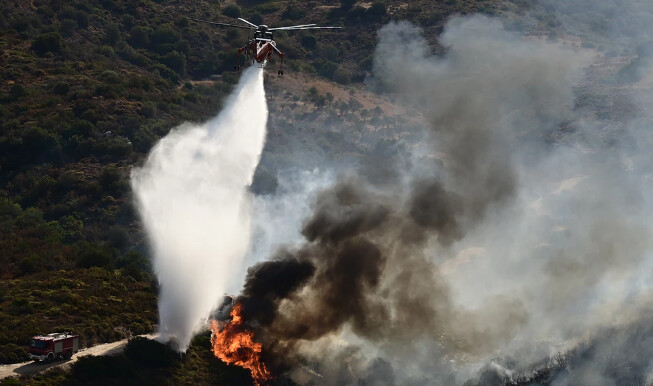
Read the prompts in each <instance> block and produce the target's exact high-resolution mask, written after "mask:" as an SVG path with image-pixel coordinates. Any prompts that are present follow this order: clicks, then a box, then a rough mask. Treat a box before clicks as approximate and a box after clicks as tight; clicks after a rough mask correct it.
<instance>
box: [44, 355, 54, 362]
mask: <svg viewBox="0 0 653 386" xmlns="http://www.w3.org/2000/svg"><path fill="white" fill-rule="evenodd" d="M53 359H54V354H52V353H50V354H48V359H46V360H45V361H46V362H47V363H50V362H52V360H53Z"/></svg>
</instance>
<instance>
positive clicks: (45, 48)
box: [31, 32, 63, 56]
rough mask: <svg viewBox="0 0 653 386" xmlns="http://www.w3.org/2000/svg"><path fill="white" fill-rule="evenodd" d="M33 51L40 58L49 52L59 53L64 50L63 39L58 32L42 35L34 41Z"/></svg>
mask: <svg viewBox="0 0 653 386" xmlns="http://www.w3.org/2000/svg"><path fill="white" fill-rule="evenodd" d="M31 49H32V50H33V51H34V52H36V54H37V55H39V56H43V55H45V54H46V53H48V52H52V53H58V52H61V50H62V49H63V39H62V38H61V35H60V34H59V33H57V32H48V33H45V34H41V35H38V36H37V37H36V38H35V39H34V41H33V42H32V46H31Z"/></svg>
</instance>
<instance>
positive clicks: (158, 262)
mask: <svg viewBox="0 0 653 386" xmlns="http://www.w3.org/2000/svg"><path fill="white" fill-rule="evenodd" d="M267 118H268V109H267V103H266V100H265V90H264V88H263V70H262V69H259V68H256V67H252V68H251V69H248V70H247V71H246V72H245V73H244V74H243V75H242V77H241V79H240V83H239V84H238V86H237V87H236V90H235V91H234V92H233V94H232V95H231V96H230V97H229V99H228V100H227V102H226V104H225V108H224V109H223V111H222V112H221V113H220V114H219V115H218V116H217V117H215V118H214V119H212V120H210V121H208V122H206V123H204V124H201V125H196V124H184V125H181V126H180V127H178V128H176V129H174V130H172V131H171V132H170V134H168V135H167V136H166V137H164V138H163V139H161V141H160V142H159V143H158V144H157V145H156V146H155V147H154V148H153V149H152V151H151V152H150V155H149V156H148V159H147V161H146V163H145V165H144V166H143V167H141V168H137V169H134V171H133V172H132V188H133V190H134V194H135V197H136V201H137V204H138V209H139V212H140V215H141V218H142V220H143V224H144V227H145V230H146V231H147V234H148V236H149V240H150V243H151V246H152V249H153V254H154V270H155V273H156V275H157V277H158V280H159V284H160V287H161V290H160V295H159V318H160V326H159V333H160V339H161V340H163V341H169V340H174V341H175V343H176V344H177V345H178V348H179V350H180V351H185V350H186V348H187V347H188V345H189V343H190V340H191V339H192V337H193V335H194V333H195V332H197V331H198V330H199V329H201V328H202V327H203V326H204V324H205V323H206V319H207V317H208V316H209V314H210V312H211V311H212V310H213V309H214V308H215V307H216V305H217V304H218V303H219V301H220V299H221V297H222V296H223V295H224V292H225V290H227V287H228V286H229V284H230V282H231V281H232V280H236V282H238V283H240V282H241V278H234V275H237V274H238V273H239V270H240V269H241V266H242V265H243V260H244V257H245V254H246V253H247V250H248V248H249V243H250V237H251V224H250V222H251V196H250V193H249V192H248V186H249V185H250V184H251V182H252V178H253V176H254V171H255V169H256V166H257V165H258V162H259V159H260V155H261V151H262V150H263V145H264V142H265V135H266V124H267Z"/></svg>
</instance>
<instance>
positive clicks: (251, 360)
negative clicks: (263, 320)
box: [211, 303, 272, 386]
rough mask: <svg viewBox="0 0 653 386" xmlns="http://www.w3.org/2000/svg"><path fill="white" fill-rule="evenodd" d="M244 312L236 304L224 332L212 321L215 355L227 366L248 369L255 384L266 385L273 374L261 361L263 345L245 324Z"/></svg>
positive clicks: (212, 341)
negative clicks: (232, 365)
mask: <svg viewBox="0 0 653 386" xmlns="http://www.w3.org/2000/svg"><path fill="white" fill-rule="evenodd" d="M242 312H243V307H242V305H241V304H240V303H236V305H234V308H233V309H232V310H231V314H230V315H231V321H230V322H229V323H227V324H226V325H225V326H224V327H223V328H222V331H221V330H220V327H219V326H218V322H216V321H215V320H212V321H211V331H213V335H212V336H211V343H212V345H213V354H214V355H215V356H216V357H218V358H220V360H222V361H223V362H225V363H227V364H235V365H236V366H240V367H243V368H245V369H248V370H249V371H250V373H252V379H253V380H254V384H256V385H257V386H260V385H264V384H265V383H266V381H270V380H272V373H270V370H268V368H267V366H266V365H265V363H263V361H262V360H261V351H262V349H263V345H262V344H261V343H256V342H254V332H253V331H252V330H251V329H249V328H248V327H247V326H246V325H245V324H244V322H243V315H242Z"/></svg>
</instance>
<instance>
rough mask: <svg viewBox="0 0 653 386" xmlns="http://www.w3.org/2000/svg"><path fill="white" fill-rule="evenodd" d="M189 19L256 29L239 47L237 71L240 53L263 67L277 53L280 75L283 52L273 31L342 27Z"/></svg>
mask: <svg viewBox="0 0 653 386" xmlns="http://www.w3.org/2000/svg"><path fill="white" fill-rule="evenodd" d="M188 19H189V20H193V21H197V22H200V23H208V24H212V25H216V26H220V27H231V28H240V29H246V30H249V31H250V32H251V31H254V37H253V38H252V39H249V40H248V41H247V44H245V45H244V46H242V47H241V48H239V49H238V54H237V55H236V65H235V66H234V70H235V71H240V66H239V65H238V58H240V55H242V54H243V52H244V53H245V55H247V57H249V58H250V60H251V61H252V63H253V62H254V61H256V62H258V63H260V65H261V67H263V66H264V65H265V63H266V62H267V61H268V60H270V59H272V54H276V55H277V56H278V57H279V58H280V59H281V61H280V64H279V70H278V72H277V74H278V75H283V52H281V51H279V49H278V48H277V43H276V42H275V41H274V37H273V35H272V31H299V30H308V29H340V28H341V27H320V26H318V25H317V24H301V25H291V26H287V27H275V28H270V27H268V26H267V25H265V24H261V25H256V24H254V23H251V22H249V21H247V20H245V19H243V18H240V17H239V18H238V20H240V21H241V22H243V23H245V24H247V25H246V26H245V25H237V24H228V23H218V22H214V21H208V20H201V19H194V18H190V17H189V18H188Z"/></svg>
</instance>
